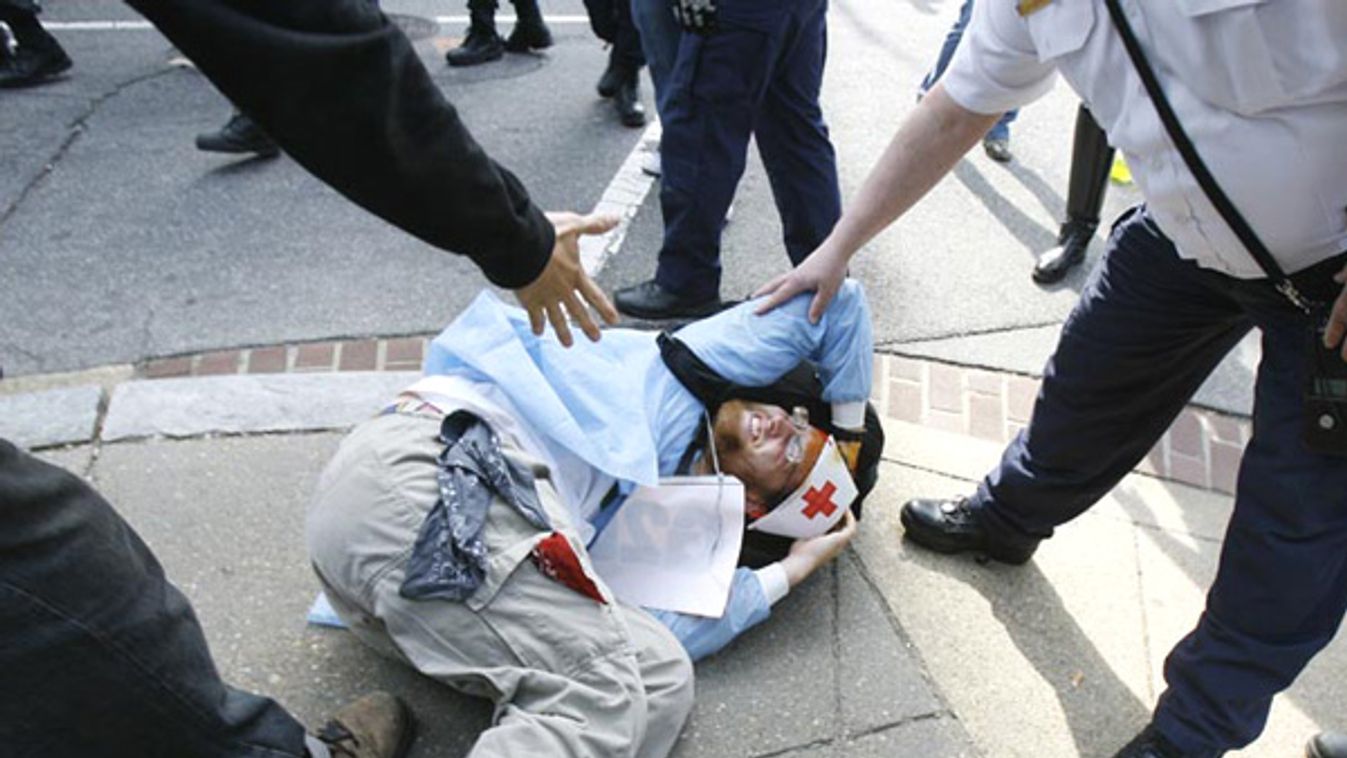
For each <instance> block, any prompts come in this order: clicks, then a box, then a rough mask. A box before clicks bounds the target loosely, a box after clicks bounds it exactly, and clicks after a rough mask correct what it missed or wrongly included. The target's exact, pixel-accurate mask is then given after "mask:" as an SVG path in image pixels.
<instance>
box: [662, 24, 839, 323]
mask: <svg viewBox="0 0 1347 758" xmlns="http://www.w3.org/2000/svg"><path fill="white" fill-rule="evenodd" d="M718 8H719V14H718V19H719V21H718V27H717V29H716V30H715V31H714V32H712V33H710V34H708V35H704V36H703V35H698V34H691V33H685V34H683V35H682V36H681V38H680V40H679V47H678V56H677V59H676V61H675V63H674V67H673V71H672V72H670V75H669V82H668V86H667V88H666V89H667V90H668V91H667V92H666V93H664V94H662V95H661V96H660V99H661V106H662V108H661V112H660V117H661V118H662V119H663V121H664V124H663V127H664V136H663V137H662V139H661V143H660V160H661V163H662V164H663V176H662V178H661V182H662V184H661V191H660V205H661V207H662V209H663V212H664V243H663V246H662V247H661V249H660V253H659V266H658V269H657V270H656V273H655V280H656V281H657V282H659V284H660V285H661V286H663V287H664V288H665V289H667V290H670V291H672V292H676V293H678V294H680V295H682V296H684V297H687V298H689V299H705V298H709V297H711V296H712V295H715V294H716V293H718V292H719V289H720V230H721V227H722V226H723V225H724V220H725V214H726V212H727V211H728V210H729V207H730V202H731V201H732V200H733V199H734V190H735V187H736V186H737V185H738V184H739V177H740V176H742V175H743V173H744V161H745V159H746V157H747V154H748V141H749V137H755V138H756V139H757V142H758V153H759V155H761V157H762V163H763V166H764V167H765V168H766V169H767V176H768V178H769V179H770V181H771V185H772V195H773V197H774V199H775V200H776V207H777V210H778V212H779V213H780V214H781V226H782V233H783V235H784V237H785V244H786V252H787V253H788V254H789V256H790V260H791V262H792V263H799V262H800V261H802V260H804V258H805V256H807V255H809V253H810V252H812V251H813V250H814V248H815V247H818V245H819V243H821V242H823V239H824V238H825V237H827V235H828V233H829V232H830V231H832V228H833V224H835V223H837V218H838V216H840V215H841V207H842V203H841V195H840V193H839V191H838V188H837V162H836V156H835V154H834V153H833V147H832V143H831V142H829V141H828V127H827V126H826V125H825V124H824V123H823V111H822V109H820V107H819V89H820V86H821V85H822V82H823V64H824V59H825V58H826V53H827V25H826V23H825V16H826V14H827V10H828V4H827V0H722V1H721V2H720V3H718Z"/></svg>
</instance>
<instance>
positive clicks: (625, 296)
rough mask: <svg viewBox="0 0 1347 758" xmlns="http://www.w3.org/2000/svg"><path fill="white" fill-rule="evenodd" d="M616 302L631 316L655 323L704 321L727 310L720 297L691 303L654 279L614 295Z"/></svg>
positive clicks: (621, 309) (620, 308)
mask: <svg viewBox="0 0 1347 758" xmlns="http://www.w3.org/2000/svg"><path fill="white" fill-rule="evenodd" d="M613 303H614V304H615V305H616V306H617V309H618V310H619V311H621V312H623V313H625V314H627V315H628V316H634V317H636V318H643V319H649V320H651V321H661V320H665V319H673V318H701V317H702V316H709V315H711V314H712V313H716V312H718V311H720V309H721V308H723V307H724V304H723V303H721V302H720V297H719V296H712V297H711V298H710V299H708V300H689V299H687V298H684V297H681V296H679V295H676V294H674V293H673V292H670V291H668V290H666V289H664V288H663V287H661V286H660V285H659V284H657V283H656V282H655V280H654V279H651V280H650V281H646V282H641V283H640V284H634V285H632V286H630V287H626V288H624V289H620V290H618V291H617V292H614V293H613Z"/></svg>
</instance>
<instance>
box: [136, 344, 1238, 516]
mask: <svg viewBox="0 0 1347 758" xmlns="http://www.w3.org/2000/svg"><path fill="white" fill-rule="evenodd" d="M433 336H434V335H431V334H425V335H406V336H395V337H382V338H374V337H370V338H361V339H349V340H327V341H320V342H300V343H292V344H282V345H268V346H263V347H253V348H242V349H236V350H215V351H211V352H206V353H199V354H192V355H178V356H170V357H165V358H152V359H148V360H145V361H142V362H140V363H137V364H134V365H133V366H132V370H131V372H130V373H131V378H132V379H135V380H144V379H166V378H191V377H207V376H226V375H231V374H232V375H239V374H254V375H256V374H298V373H337V372H350V371H418V370H420V368H421V361H422V359H423V357H424V355H425V350H426V345H427V344H428V342H429V340H430V339H431V338H432V337H433ZM1039 382H1040V380H1039V378H1037V377H1032V376H1026V375H1023V374H1015V373H1010V372H1005V371H997V370H994V369H988V368H977V367H969V366H962V365H958V364H951V363H944V362H940V361H934V360H929V359H925V358H921V357H916V356H907V355H901V354H890V353H883V354H876V356H875V363H874V392H873V395H872V397H871V400H872V401H873V402H874V404H875V406H876V408H877V409H878V410H879V412H880V415H881V416H883V417H884V418H885V419H887V420H893V421H901V422H905V423H909V424H916V425H919V426H927V427H931V428H933V429H939V430H942V431H946V432H954V433H957V434H963V435H967V436H970V437H975V438H979V439H984V440H990V441H992V442H998V443H1002V444H1004V443H1006V442H1009V441H1010V439H1011V438H1013V437H1014V435H1015V434H1016V433H1018V432H1019V430H1020V429H1022V428H1023V427H1024V425H1025V424H1027V423H1028V420H1029V416H1030V414H1031V413H1032V411H1033V405H1034V399H1035V398H1036V397H1037V395H1038V388H1039ZM1251 430H1252V425H1251V423H1250V420H1249V419H1248V418H1247V417H1243V416H1238V415H1231V414H1225V413H1220V412H1217V411H1212V410H1209V409H1205V408H1200V407H1197V406H1192V405H1190V406H1188V407H1186V408H1184V410H1183V411H1182V412H1180V413H1179V415H1178V417H1177V418H1176V419H1175V420H1174V423H1173V424H1172V425H1171V426H1170V428H1169V429H1168V431H1166V432H1165V434H1164V436H1163V437H1162V438H1161V439H1160V441H1159V442H1158V443H1157V444H1156V445H1155V447H1154V448H1153V449H1152V450H1151V451H1150V453H1149V454H1148V455H1147V456H1146V458H1145V459H1143V460H1142V462H1141V463H1140V464H1139V465H1138V466H1137V467H1136V469H1135V470H1136V471H1137V472H1139V473H1142V474H1147V475H1150V476H1154V477H1158V478H1161V479H1169V480H1173V481H1177V482H1182V483H1184V484H1188V485H1192V486H1195V487H1199V488H1202V489H1207V490H1213V491H1216V492H1222V493H1227V494H1233V493H1234V491H1235V481H1236V475H1237V473H1238V469H1239V460H1240V456H1241V454H1242V453H1243V450H1244V445H1245V444H1247V443H1248V440H1249V437H1250V434H1251Z"/></svg>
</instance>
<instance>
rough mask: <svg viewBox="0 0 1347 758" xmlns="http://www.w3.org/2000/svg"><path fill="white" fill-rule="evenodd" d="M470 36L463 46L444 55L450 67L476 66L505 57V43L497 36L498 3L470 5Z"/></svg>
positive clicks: (493, 1)
mask: <svg viewBox="0 0 1347 758" xmlns="http://www.w3.org/2000/svg"><path fill="white" fill-rule="evenodd" d="M468 12H469V17H470V18H471V19H472V21H471V23H470V24H469V26H468V35H467V36H466V37H464V38H463V44H461V45H459V46H458V47H456V48H454V49H453V50H450V51H449V52H447V53H445V54H444V59H445V60H446V61H447V62H448V63H449V65H450V66H476V65H477V64H479V63H486V62H488V61H494V60H499V59H500V58H501V57H502V56H504V55H505V42H504V41H503V40H501V38H500V35H499V34H496V1H495V0H488V1H487V2H479V1H478V0H474V1H473V2H470V3H468Z"/></svg>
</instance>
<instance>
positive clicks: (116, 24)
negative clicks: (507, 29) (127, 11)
mask: <svg viewBox="0 0 1347 758" xmlns="http://www.w3.org/2000/svg"><path fill="white" fill-rule="evenodd" d="M431 20H432V21H434V22H435V23H437V24H466V23H468V21H469V19H468V17H467V16H436V17H434V18H433V19H431ZM496 20H497V21H499V22H503V23H514V21H515V17H514V16H505V15H500V16H497V17H496ZM543 20H544V21H546V22H547V23H549V24H556V25H558V26H566V25H569V24H588V23H589V17H588V16H544V17H543ZM42 25H43V26H44V27H46V28H48V29H53V30H56V31H72V32H128V31H146V30H149V29H153V28H154V25H153V24H151V23H150V22H149V21H43V22H42Z"/></svg>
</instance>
